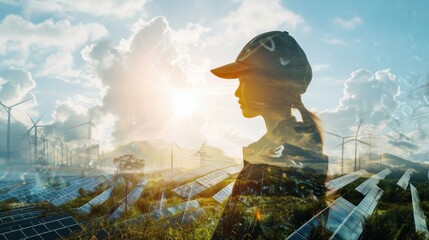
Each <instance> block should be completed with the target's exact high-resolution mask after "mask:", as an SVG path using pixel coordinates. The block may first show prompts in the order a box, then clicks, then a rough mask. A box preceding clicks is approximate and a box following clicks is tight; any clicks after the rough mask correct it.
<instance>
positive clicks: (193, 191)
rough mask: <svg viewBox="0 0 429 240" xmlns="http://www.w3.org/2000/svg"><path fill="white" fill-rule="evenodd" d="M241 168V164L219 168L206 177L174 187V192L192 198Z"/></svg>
mask: <svg viewBox="0 0 429 240" xmlns="http://www.w3.org/2000/svg"><path fill="white" fill-rule="evenodd" d="M240 170H241V167H239V166H232V167H228V168H224V169H221V170H217V171H214V172H211V173H209V174H207V175H206V176H204V177H201V178H198V179H197V180H195V181H193V182H190V183H187V184H185V185H182V186H180V187H177V188H175V189H173V192H175V193H176V194H178V195H180V196H182V197H187V198H192V197H194V196H195V195H197V194H199V193H201V192H203V191H205V190H206V189H208V188H211V187H213V186H215V185H216V184H218V183H219V182H221V181H223V180H225V179H227V178H228V177H230V176H232V175H233V174H236V173H238V172H240Z"/></svg>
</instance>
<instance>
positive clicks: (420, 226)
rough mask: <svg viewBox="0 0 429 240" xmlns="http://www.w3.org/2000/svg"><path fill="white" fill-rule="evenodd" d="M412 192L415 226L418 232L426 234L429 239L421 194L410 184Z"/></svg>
mask: <svg viewBox="0 0 429 240" xmlns="http://www.w3.org/2000/svg"><path fill="white" fill-rule="evenodd" d="M410 191H411V198H412V202H413V216H414V225H415V226H416V231H417V232H423V233H426V236H427V237H429V232H428V227H427V225H426V220H425V215H424V213H423V209H422V207H421V205H420V198H419V194H418V192H417V189H416V188H415V187H414V186H413V184H410Z"/></svg>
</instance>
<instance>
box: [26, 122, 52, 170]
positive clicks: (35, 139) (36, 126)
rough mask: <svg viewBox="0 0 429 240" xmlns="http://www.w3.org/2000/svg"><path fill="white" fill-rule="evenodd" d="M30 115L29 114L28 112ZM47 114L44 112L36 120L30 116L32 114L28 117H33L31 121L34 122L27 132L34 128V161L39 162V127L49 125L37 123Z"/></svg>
mask: <svg viewBox="0 0 429 240" xmlns="http://www.w3.org/2000/svg"><path fill="white" fill-rule="evenodd" d="M27 115H28V114H27ZM44 115H45V114H42V116H40V118H39V119H38V120H37V121H36V122H34V121H33V119H32V118H31V117H30V115H28V117H29V118H30V119H31V122H32V123H33V126H31V128H30V129H29V130H28V131H27V134H29V133H30V131H31V130H32V129H33V128H34V163H36V162H37V150H38V149H37V128H39V127H47V126H48V125H37V124H38V123H39V121H40V119H42V117H43V116H44Z"/></svg>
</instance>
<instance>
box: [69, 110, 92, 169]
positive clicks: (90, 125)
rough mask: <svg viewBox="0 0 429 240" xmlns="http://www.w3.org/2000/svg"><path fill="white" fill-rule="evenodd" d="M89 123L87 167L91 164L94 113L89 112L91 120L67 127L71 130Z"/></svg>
mask: <svg viewBox="0 0 429 240" xmlns="http://www.w3.org/2000/svg"><path fill="white" fill-rule="evenodd" d="M87 124H88V140H87V150H86V158H87V167H88V166H89V163H90V162H91V146H90V144H91V127H95V125H94V124H93V123H92V113H90V114H89V121H88V122H84V123H81V124H78V125H75V126H73V127H70V128H67V129H66V130H70V129H73V128H77V127H80V126H84V125H87Z"/></svg>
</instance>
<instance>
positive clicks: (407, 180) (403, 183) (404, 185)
mask: <svg viewBox="0 0 429 240" xmlns="http://www.w3.org/2000/svg"><path fill="white" fill-rule="evenodd" d="M411 174H413V169H411V168H409V169H407V171H405V173H404V175H402V177H401V178H400V179H399V181H398V183H397V184H398V185H399V186H400V187H401V188H402V189H404V190H407V188H408V184H409V183H410V179H411Z"/></svg>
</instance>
